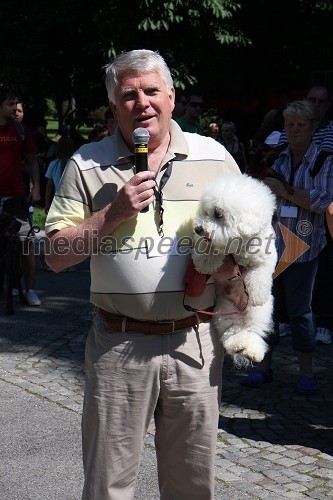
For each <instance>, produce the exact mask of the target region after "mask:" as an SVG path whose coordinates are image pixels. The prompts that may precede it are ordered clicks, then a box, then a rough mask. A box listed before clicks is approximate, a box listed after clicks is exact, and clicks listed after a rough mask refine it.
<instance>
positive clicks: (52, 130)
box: [46, 116, 92, 139]
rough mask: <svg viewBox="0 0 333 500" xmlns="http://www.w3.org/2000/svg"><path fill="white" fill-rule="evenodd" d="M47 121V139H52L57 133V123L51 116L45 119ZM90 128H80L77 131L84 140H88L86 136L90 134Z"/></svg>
mask: <svg viewBox="0 0 333 500" xmlns="http://www.w3.org/2000/svg"><path fill="white" fill-rule="evenodd" d="M46 120H47V129H46V130H47V135H48V137H49V139H54V138H55V137H56V135H57V133H58V122H57V120H55V119H54V118H53V117H51V116H47V117H46ZM91 130H92V128H91V127H80V128H78V131H79V132H80V134H81V135H82V136H83V137H84V138H85V139H88V135H89V133H90V132H91Z"/></svg>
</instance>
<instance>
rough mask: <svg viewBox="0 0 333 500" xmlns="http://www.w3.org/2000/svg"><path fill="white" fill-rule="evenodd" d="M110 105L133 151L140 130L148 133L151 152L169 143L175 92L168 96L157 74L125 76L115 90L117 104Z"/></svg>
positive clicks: (127, 74) (127, 73)
mask: <svg viewBox="0 0 333 500" xmlns="http://www.w3.org/2000/svg"><path fill="white" fill-rule="evenodd" d="M110 105H111V109H112V111H113V113H114V116H115V118H116V119H117V121H118V125H119V127H120V130H121V132H122V134H123V137H124V139H125V141H126V143H127V145H128V146H129V147H130V148H132V146H133V141H132V133H133V131H134V130H135V129H136V128H138V127H143V128H145V129H147V130H148V132H149V134H150V140H149V145H148V147H149V148H156V147H158V146H159V145H160V144H162V143H163V141H164V140H166V137H167V136H168V134H169V126H170V120H171V114H172V110H173V108H174V89H173V88H172V89H171V91H170V92H168V91H167V88H166V85H165V83H164V81H163V80H162V78H161V77H160V75H159V74H158V73H148V74H139V73H137V72H133V71H131V72H124V73H123V75H122V77H121V78H120V81H119V85H118V87H117V88H116V90H115V103H110Z"/></svg>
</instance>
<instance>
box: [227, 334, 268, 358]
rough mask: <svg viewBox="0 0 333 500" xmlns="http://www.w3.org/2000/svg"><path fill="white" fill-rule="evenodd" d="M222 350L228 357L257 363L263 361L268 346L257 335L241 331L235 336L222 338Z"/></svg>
mask: <svg viewBox="0 0 333 500" xmlns="http://www.w3.org/2000/svg"><path fill="white" fill-rule="evenodd" d="M222 343H223V345H224V348H225V350H226V352H227V354H229V355H230V356H238V355H240V356H243V357H245V358H247V359H248V360H250V361H254V362H256V363H259V362H260V361H262V360H263V358H264V356H265V354H266V352H267V350H268V346H267V344H266V342H265V341H264V340H263V339H262V338H261V337H259V335H257V334H255V333H253V332H250V331H248V330H241V331H240V332H238V333H236V334H235V335H231V336H225V335H223V336H222Z"/></svg>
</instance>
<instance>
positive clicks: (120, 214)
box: [107, 170, 156, 221]
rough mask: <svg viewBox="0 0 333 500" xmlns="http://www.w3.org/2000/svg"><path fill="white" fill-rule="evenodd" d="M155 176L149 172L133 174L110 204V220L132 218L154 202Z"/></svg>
mask: <svg viewBox="0 0 333 500" xmlns="http://www.w3.org/2000/svg"><path fill="white" fill-rule="evenodd" d="M155 186H156V182H155V174H154V172H151V171H150V170H147V171H144V172H139V173H137V174H135V175H134V176H133V177H132V178H131V179H130V180H129V181H128V182H126V184H125V185H124V186H123V187H122V188H121V189H120V191H119V192H118V193H117V195H116V197H115V199H114V200H113V202H112V203H111V204H110V207H109V210H108V214H107V215H109V216H110V218H112V219H117V220H119V221H125V220H128V219H131V218H132V217H134V216H135V215H136V214H137V213H138V212H140V211H141V210H142V209H143V208H145V207H147V206H148V205H150V204H151V203H152V202H153V201H154V200H155V196H154V188H155Z"/></svg>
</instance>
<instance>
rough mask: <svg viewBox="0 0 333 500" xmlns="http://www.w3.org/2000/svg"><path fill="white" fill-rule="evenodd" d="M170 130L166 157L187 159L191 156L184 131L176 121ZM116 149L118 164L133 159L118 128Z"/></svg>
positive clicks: (171, 124) (171, 123)
mask: <svg viewBox="0 0 333 500" xmlns="http://www.w3.org/2000/svg"><path fill="white" fill-rule="evenodd" d="M169 130H170V144H169V148H168V151H167V153H166V157H167V158H168V160H171V159H172V158H175V157H176V156H180V157H183V158H184V157H185V158H186V157H187V156H188V154H189V147H188V143H187V140H186V138H185V135H184V133H183V131H182V129H181V128H180V126H179V125H178V123H176V122H175V121H174V120H171V122H170V128H169ZM114 147H115V153H116V158H117V161H118V162H119V161H121V160H123V159H128V158H130V157H133V152H132V151H130V149H129V148H128V146H127V144H126V142H125V141H124V138H123V135H122V133H121V131H120V128H119V127H117V128H116V131H115V133H114Z"/></svg>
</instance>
